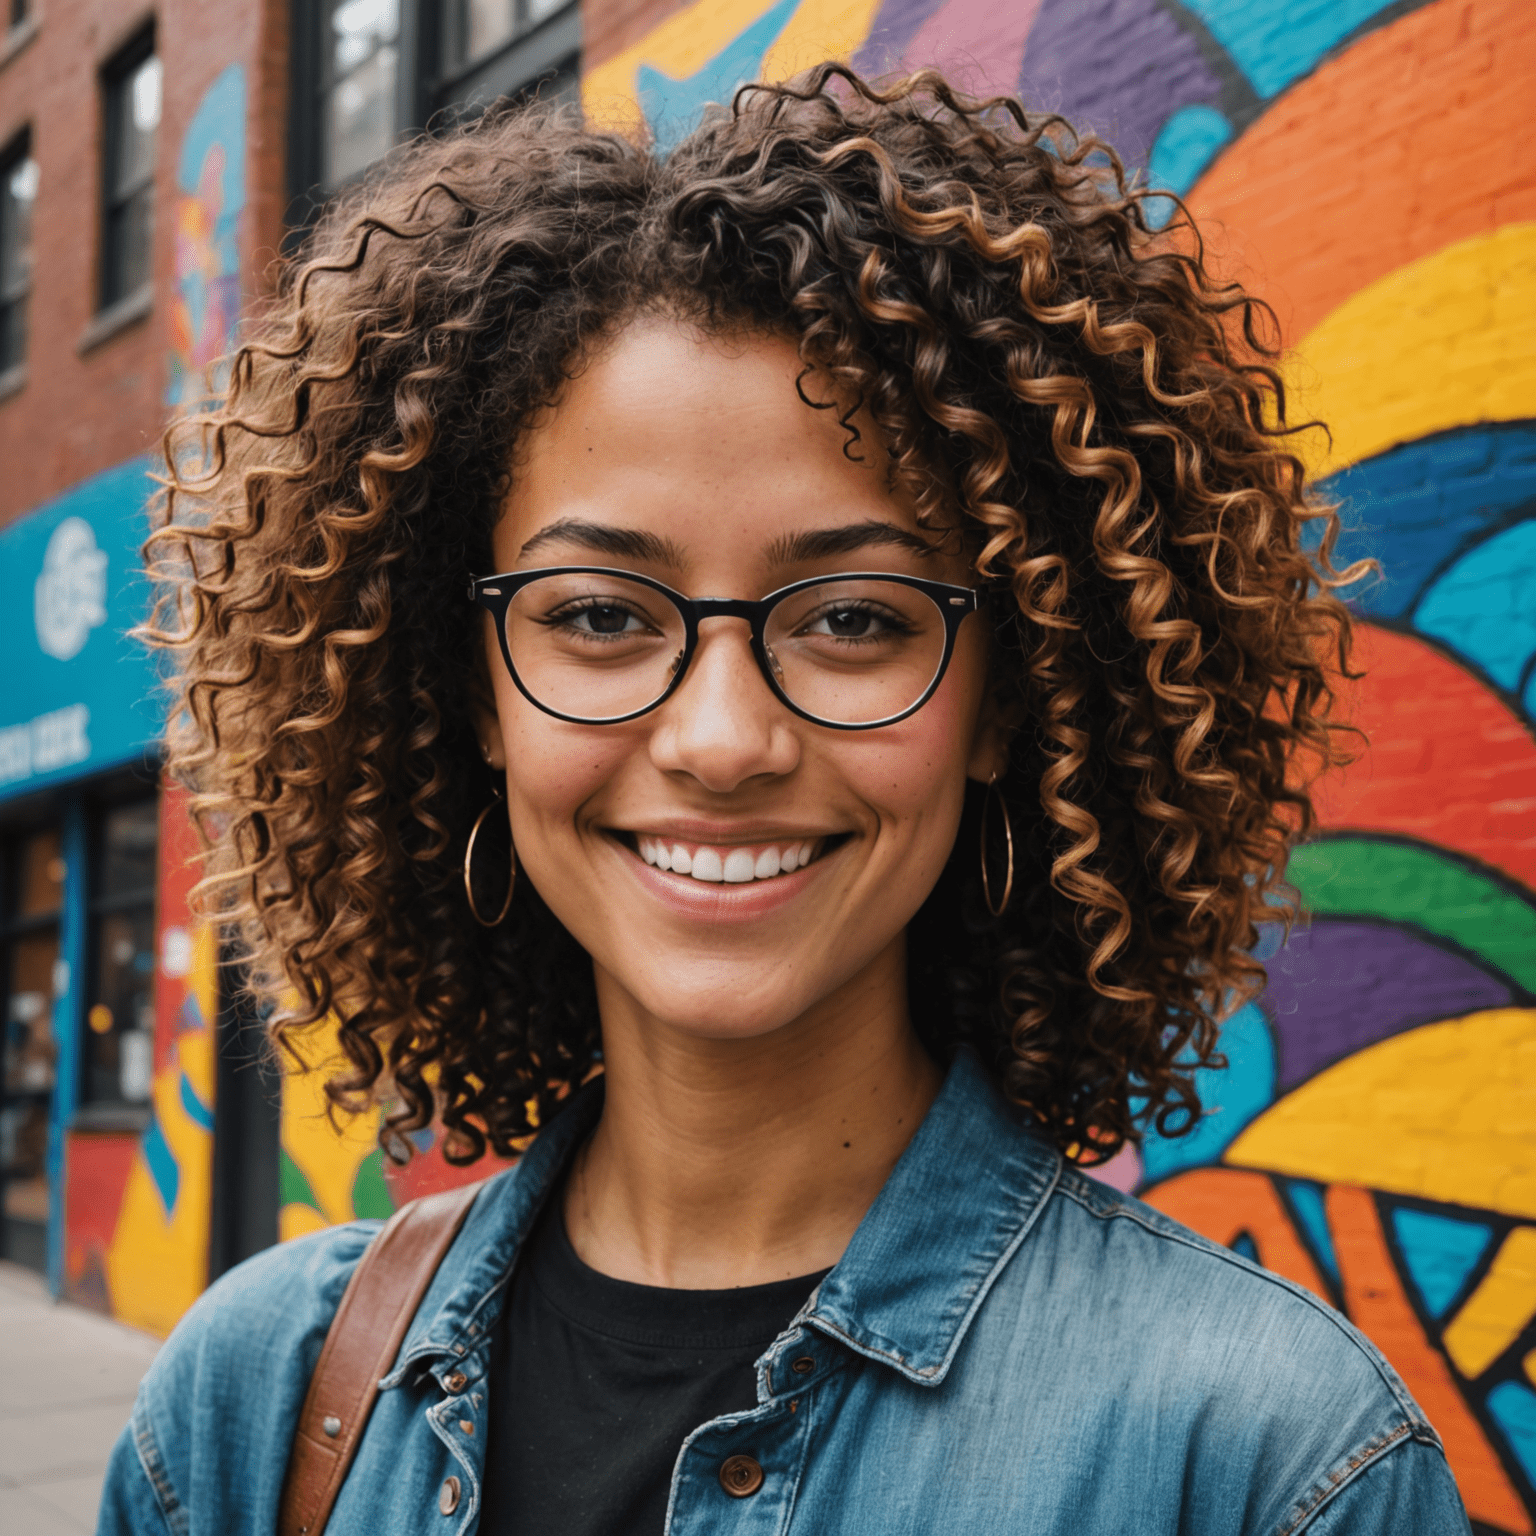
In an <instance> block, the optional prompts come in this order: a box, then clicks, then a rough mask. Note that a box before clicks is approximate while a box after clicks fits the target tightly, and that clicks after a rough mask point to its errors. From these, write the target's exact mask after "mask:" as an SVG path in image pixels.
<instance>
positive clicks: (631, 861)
mask: <svg viewBox="0 0 1536 1536" xmlns="http://www.w3.org/2000/svg"><path fill="white" fill-rule="evenodd" d="M705 829H707V830H708V832H709V833H710V834H711V835H709V836H701V835H700V832H701V831H702V830H705ZM763 832H768V833H769V835H768V836H763V835H762V833H763ZM722 833H725V835H724V836H722V835H721V834H722ZM645 834H646V835H647V836H649V835H653V834H654V835H658V836H665V837H672V838H675V839H676V840H677V841H679V842H700V843H703V842H711V843H716V844H719V845H722V846H724V845H729V844H731V843H748V842H772V841H774V840H775V838H782V839H783V840H784V841H787V842H790V841H796V840H799V841H808V840H809V838H810V837H811V836H813V835H816V834H809V833H805V832H800V833H796V834H794V835H793V836H788V835H786V834H785V833H784V832H783V831H782V829H769V828H767V827H763V828H752V829H745V828H743V827H741V826H740V825H737V826H733V827H730V828H729V829H726V828H725V827H723V826H722V825H721V824H720V823H713V824H710V823H704V822H677V821H668V822H658V823H648V824H647V825H646V828H645ZM629 835H630V836H638V835H639V834H637V833H631V834H629ZM822 835H824V834H822ZM608 840H609V842H610V843H611V844H612V845H613V849H614V852H615V853H616V854H618V855H619V858H620V860H621V861H622V863H623V864H624V867H625V868H626V869H627V870H629V872H630V874H631V875H632V877H633V878H634V879H635V880H636V881H638V882H639V884H640V885H641V886H642V887H644V888H645V889H646V890H647V891H649V892H650V894H651V895H653V896H655V897H656V899H657V900H658V901H659V902H661V904H662V905H663V906H664V907H667V908H668V909H669V910H670V911H672V912H675V913H676V914H677V915H678V916H679V917H685V918H689V919H691V920H692V921H694V922H705V923H710V924H712V925H724V924H738V923H751V922H756V921H758V920H760V919H761V918H764V917H767V916H768V915H769V914H771V913H773V912H776V911H778V910H779V908H781V907H785V906H788V905H789V903H790V902H792V901H794V900H795V899H796V898H797V897H798V896H799V895H801V893H802V892H803V891H804V890H805V889H806V887H807V886H809V885H810V884H811V882H812V881H814V880H815V879H816V878H817V876H818V875H819V874H820V872H821V870H822V868H823V866H825V865H827V864H829V863H831V861H832V860H833V859H834V858H836V856H837V854H838V853H839V852H840V850H841V844H838V845H836V846H833V847H830V848H828V849H827V850H826V851H825V852H823V853H822V854H821V855H820V857H818V858H816V859H813V860H812V861H811V862H810V863H809V864H805V865H802V866H801V867H800V868H799V869H796V870H792V871H791V872H790V873H789V874H787V875H775V876H774V877H773V878H772V879H771V880H752V881H747V882H744V883H743V884H741V885H727V884H715V883H713V882H706V881H702V880H694V879H691V878H690V877H689V876H687V875H673V874H668V873H666V872H664V871H662V870H659V869H655V868H653V867H652V866H651V865H649V864H647V863H646V862H645V860H644V859H642V858H641V857H640V855H639V853H638V852H637V851H636V850H635V849H634V848H632V847H630V846H629V845H628V843H626V842H623V841H621V840H620V838H619V837H618V836H615V835H614V834H612V833H610V834H609V838H608Z"/></svg>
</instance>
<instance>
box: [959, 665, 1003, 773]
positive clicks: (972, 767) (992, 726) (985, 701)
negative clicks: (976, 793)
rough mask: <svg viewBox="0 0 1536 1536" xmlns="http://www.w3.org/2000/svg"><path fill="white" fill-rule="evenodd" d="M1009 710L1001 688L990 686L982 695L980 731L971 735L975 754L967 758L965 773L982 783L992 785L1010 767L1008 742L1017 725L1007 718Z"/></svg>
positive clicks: (977, 720) (972, 749) (977, 724)
mask: <svg viewBox="0 0 1536 1536" xmlns="http://www.w3.org/2000/svg"><path fill="white" fill-rule="evenodd" d="M1006 714H1007V711H1006V710H1005V709H1004V706H1003V705H1002V703H1001V702H1000V701H999V699H998V697H997V690H996V688H994V687H991V686H988V688H987V691H986V693H985V694H983V696H982V700H981V711H980V713H979V714H978V715H977V717H976V731H975V734H974V735H973V736H972V737H971V755H970V757H969V758H968V759H967V761H966V765H965V776H966V778H968V779H975V780H976V782H977V783H978V784H990V783H991V782H992V780H993V779H998V778H1001V777H1002V775H1003V770H1004V769H1005V768H1006V767H1007V766H1008V742H1009V740H1010V739H1011V737H1012V736H1013V731H1014V726H1013V724H1012V722H1010V721H1009V720H1008V719H1007V718H1006Z"/></svg>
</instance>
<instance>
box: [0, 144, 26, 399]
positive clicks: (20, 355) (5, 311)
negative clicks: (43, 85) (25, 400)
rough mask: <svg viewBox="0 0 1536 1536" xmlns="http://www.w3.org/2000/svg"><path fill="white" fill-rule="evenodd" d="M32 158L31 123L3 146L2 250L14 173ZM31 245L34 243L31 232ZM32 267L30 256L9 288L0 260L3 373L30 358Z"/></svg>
mask: <svg viewBox="0 0 1536 1536" xmlns="http://www.w3.org/2000/svg"><path fill="white" fill-rule="evenodd" d="M31 159H32V127H31V125H30V124H28V125H27V126H25V127H23V128H21V129H20V130H18V131H17V132H16V133H14V134H12V135H11V137H10V139H9V141H8V142H7V143H6V144H5V146H4V148H0V253H3V250H4V242H5V240H6V239H7V238H8V235H9V232H8V231H7V230H6V229H5V227H4V223H5V215H4V208H5V201H6V200H7V199H8V196H9V184H10V179H11V176H12V175H13V174H14V173H15V172H16V171H18V170H19V169H20V168H21V167H22V166H23V165H25V164H26V163H27V162H28V161H29V160H31ZM27 243H28V245H29V246H30V245H31V239H30V235H29V238H28V242H27ZM32 267H33V264H32V262H31V260H30V259H29V260H28V262H27V264H26V272H25V276H24V277H23V278H22V279H20V280H19V281H17V282H16V283H15V284H14V285H13V286H12V287H11V288H10V289H9V290H8V289H7V288H6V287H5V279H4V271H5V268H4V262H3V259H0V374H6V373H9V372H10V371H11V370H12V369H15V368H20V367H21V366H22V364H23V363H25V362H26V360H27V310H28V306H29V304H30V301H31V298H32Z"/></svg>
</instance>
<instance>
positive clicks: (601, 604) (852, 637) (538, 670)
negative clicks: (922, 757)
mask: <svg viewBox="0 0 1536 1536" xmlns="http://www.w3.org/2000/svg"><path fill="white" fill-rule="evenodd" d="M469 598H470V601H471V602H474V603H478V604H479V605H480V607H482V608H484V609H486V610H487V611H488V612H489V613H490V614H491V615H492V616H493V617H494V618H495V620H496V632H497V635H498V636H499V637H500V640H501V654H502V657H503V659H504V660H505V661H506V664H507V671H508V672H510V673H511V674H512V681H513V682H514V683H516V684H517V686H518V689H519V690H520V691H521V692H522V694H523V697H524V698H526V699H527V700H528V701H529V703H531V704H535V705H537V706H538V707H539V708H540V709H542V710H543V711H544V712H545V714H549V715H553V716H554V717H555V718H556V719H557V720H569V721H572V722H573V723H576V724H580V725H617V724H619V723H620V722H622V721H625V720H633V719H635V718H636V717H637V716H640V715H643V714H646V713H648V712H649V711H650V710H653V709H655V708H657V707H658V706H659V705H661V704H663V703H665V702H666V700H667V699H668V698H670V697H671V696H672V694H673V693H675V692H676V691H677V689H678V687H679V686H680V685H681V683H682V681H683V678H684V677H685V676H686V674H687V671H688V665H689V663H690V662H691V661H692V660H693V655H694V652H695V651H696V650H697V649H698V644H699V624H700V622H701V621H702V620H704V619H722V618H723V619H745V620H746V621H747V623H748V624H749V625H750V626H751V630H752V652H753V655H754V656H756V658H757V664H758V666H759V668H761V670H762V674H763V677H764V679H765V680H766V682H767V684H768V686H769V687H770V688H771V689H772V690H773V692H774V693H775V694H776V695H777V696H778V698H779V699H780V700H781V701H782V702H783V703H784V704H785V705H786V706H788V708H790V709H791V710H793V711H794V712H795V714H797V715H799V716H800V717H801V719H803V720H810V721H812V722H813V723H815V724H816V725H828V726H832V727H833V728H835V729H837V730H841V731H867V730H873V729H874V728H875V727H876V726H881V725H893V724H895V722H896V721H898V720H905V719H906V718H907V716H908V715H910V714H912V713H913V712H914V711H915V710H918V709H921V708H922V706H923V705H924V704H926V703H927V702H928V700H929V699H930V698H932V697H933V692H934V690H935V689H936V688H937V687H938V686H939V683H940V681H941V680H942V679H943V677H944V672H945V669H946V668H947V667H948V666H949V658H950V656H951V655H952V654H953V653H954V649H955V637H956V635H958V633H959V631H960V624H961V621H962V620H963V619H964V618H965V616H966V615H967V614H970V613H975V612H976V609H977V604H978V595H977V593H976V592H975V591H973V590H972V589H971V588H970V587H953V586H949V585H947V584H946V583H944V582H942V581H924V580H923V579H921V578H920V577H917V576H893V575H884V574H880V573H864V572H857V573H854V574H851V575H846V576H816V577H812V578H811V580H809V581H797V582H795V583H793V584H792V585H790V586H787V587H781V588H780V589H779V590H778V591H777V592H771V593H769V595H768V596H767V597H765V598H761V599H759V600H758V601H756V602H748V601H740V600H737V599H735V598H728V597H697V598H695V597H684V596H683V595H682V593H680V592H674V591H673V590H672V589H671V588H670V587H665V586H663V585H662V584H661V583H660V582H659V581H652V580H651V578H650V577H649V576H640V575H637V574H636V573H635V572H633V571H615V570H609V569H607V568H606V567H603V566H593V565H562V566H554V567H550V568H547V569H544V570H537V571H509V572H506V573H504V574H503V575H500V576H480V577H477V578H475V579H474V580H472V581H471V582H470V585H469Z"/></svg>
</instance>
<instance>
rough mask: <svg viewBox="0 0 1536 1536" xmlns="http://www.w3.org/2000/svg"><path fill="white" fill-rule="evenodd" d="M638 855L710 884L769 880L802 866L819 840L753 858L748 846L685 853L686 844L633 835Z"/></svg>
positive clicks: (678, 873) (775, 849)
mask: <svg viewBox="0 0 1536 1536" xmlns="http://www.w3.org/2000/svg"><path fill="white" fill-rule="evenodd" d="M635 846H636V848H637V849H638V850H639V853H640V857H641V858H642V859H644V860H645V862H646V863H647V864H651V865H654V866H655V867H656V868H657V869H665V870H670V871H671V872H672V873H673V874H677V875H692V876H693V878H694V879H695V880H703V881H705V882H706V883H708V884H711V885H718V884H720V883H722V882H723V883H725V884H727V885H745V884H747V882H748V881H751V880H771V879H773V877H774V876H775V875H787V874H789V873H790V872H791V871H792V870H796V869H804V868H805V866H806V865H807V864H809V863H810V862H811V860H812V859H813V858H815V856H816V854H817V853H818V851H819V850H820V848H821V839H820V838H812V839H810V840H809V841H807V842H803V843H790V844H788V846H786V847H784V848H764V849H763V851H762V852H761V853H759V854H757V855H756V856H755V857H754V856H753V854H752V851H751V849H749V848H732V849H731V850H730V851H729V852H726V853H724V854H723V855H722V851H721V850H719V849H716V848H709V847H699V848H696V849H694V851H693V852H692V853H689V851H688V848H687V846H686V844H683V843H672V844H670V845H668V844H667V843H665V842H663V841H662V840H661V839H660V838H651V837H642V836H638V835H637V836H636V838H635Z"/></svg>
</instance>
